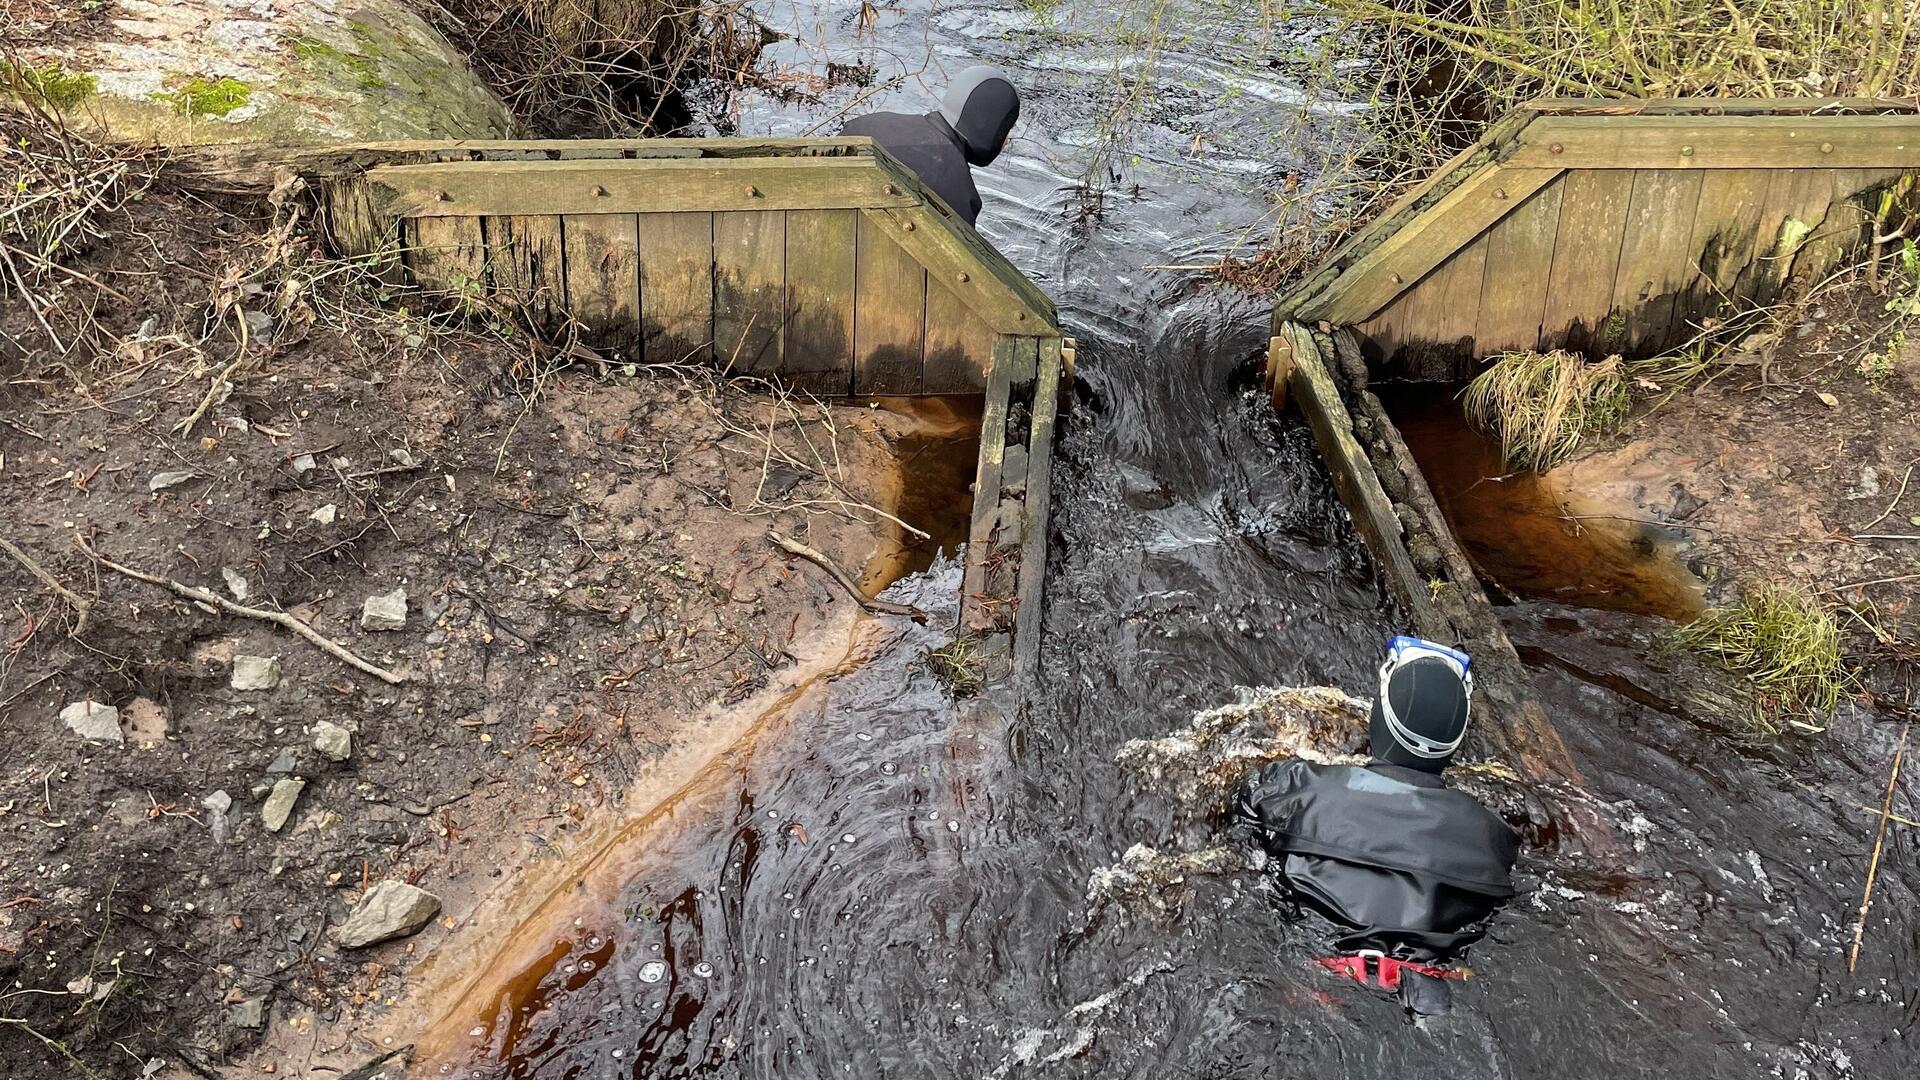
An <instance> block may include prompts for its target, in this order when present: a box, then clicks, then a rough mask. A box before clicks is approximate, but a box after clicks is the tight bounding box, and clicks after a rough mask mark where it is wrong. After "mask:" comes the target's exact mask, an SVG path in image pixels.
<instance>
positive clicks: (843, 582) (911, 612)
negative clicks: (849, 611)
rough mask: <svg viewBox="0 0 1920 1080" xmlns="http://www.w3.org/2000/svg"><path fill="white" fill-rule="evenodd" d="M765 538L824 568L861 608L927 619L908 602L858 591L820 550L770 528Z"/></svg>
mask: <svg viewBox="0 0 1920 1080" xmlns="http://www.w3.org/2000/svg"><path fill="white" fill-rule="evenodd" d="M767 539H768V540H771V541H773V543H774V545H775V546H777V547H779V548H780V549H781V550H782V551H786V552H789V553H791V554H794V555H798V556H800V557H801V558H803V559H805V560H807V561H808V562H810V563H812V564H814V565H815V566H818V567H819V568H820V569H822V570H825V571H826V572H827V574H828V576H830V577H832V578H833V580H835V581H837V582H839V583H840V587H841V588H843V589H845V590H847V594H848V595H849V596H852V597H853V601H854V603H856V604H859V605H860V606H861V607H862V608H865V609H866V610H868V611H872V612H875V613H878V614H881V615H905V616H906V617H907V618H909V619H912V620H913V621H914V622H917V623H924V622H926V621H927V613H926V612H924V611H921V610H920V609H919V608H917V607H913V606H912V605H910V604H895V603H892V602H891V601H887V600H873V599H869V598H868V597H867V595H866V594H865V593H863V592H861V591H860V587H859V586H858V585H855V584H854V583H853V579H852V578H850V577H848V576H847V573H846V571H844V570H842V569H840V568H839V567H838V566H835V565H834V563H833V560H832V559H829V558H827V557H826V556H825V555H822V554H821V553H820V552H818V551H815V550H814V549H812V548H810V547H808V546H807V545H805V544H803V543H801V542H800V541H798V540H791V539H788V538H787V537H784V536H781V535H780V534H779V533H777V532H773V531H771V530H769V531H768V533H767Z"/></svg>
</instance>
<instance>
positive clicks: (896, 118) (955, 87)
mask: <svg viewBox="0 0 1920 1080" xmlns="http://www.w3.org/2000/svg"><path fill="white" fill-rule="evenodd" d="M1018 119H1020V93H1019V91H1017V90H1015V89H1014V88H1013V83H1012V82H1010V81H1009V80H1008V79H1007V77H1006V76H1005V75H1004V74H1001V72H1000V70H999V69H998V68H990V67H970V68H968V69H966V70H965V71H962V72H961V73H960V74H958V75H956V76H954V79H953V82H951V83H950V84H948V86H947V96H946V98H945V99H944V100H943V101H942V103H941V105H940V108H939V109H938V110H936V111H934V112H930V113H884V112H883V113H869V114H868V115H866V116H856V117H854V118H853V119H852V120H849V121H847V124H846V126H845V127H843V128H841V129H840V134H842V135H869V136H872V138H873V141H874V142H876V143H879V144H880V146H881V147H882V148H883V149H885V150H886V152H887V153H889V154H892V155H893V156H894V157H896V158H898V159H899V160H900V163H901V164H902V165H905V166H906V167H907V168H909V169H912V170H913V171H914V174H915V175H917V176H919V177H920V180H921V182H922V183H924V184H926V185H927V186H928V187H929V188H932V189H933V191H934V193H935V194H937V195H939V196H940V198H942V199H944V200H945V201H946V204H947V205H948V206H950V207H952V208H953V211H954V212H955V213H957V214H959V215H960V216H961V217H962V218H964V219H965V220H966V222H967V224H969V225H971V224H973V223H974V219H976V218H978V217H979V216H980V192H979V191H978V190H977V189H975V188H974V186H973V169H972V168H971V166H974V165H988V164H991V163H992V162H993V159H994V158H997V157H999V156H1000V151H1001V150H1002V149H1003V148H1004V147H1005V146H1006V145H1007V133H1008V132H1010V131H1012V130H1013V124H1014V121H1016V120H1018Z"/></svg>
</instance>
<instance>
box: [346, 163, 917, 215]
mask: <svg viewBox="0 0 1920 1080" xmlns="http://www.w3.org/2000/svg"><path fill="white" fill-rule="evenodd" d="M366 179H367V183H368V185H369V186H370V187H371V188H372V189H374V190H375V191H377V192H379V193H380V194H381V195H383V196H384V198H385V200H386V202H387V204H388V205H389V207H390V208H391V212H392V213H394V214H397V215H398V216H401V217H418V216H425V215H432V216H435V217H450V216H467V215H481V216H486V217H492V216H496V215H532V214H621V213H667V212H672V211H693V210H714V211H717V210H820V209H834V208H853V207H912V206H916V205H918V203H919V200H918V199H917V198H916V197H915V196H914V195H913V194H912V193H910V192H906V191H903V190H901V189H900V188H899V187H898V186H897V185H895V184H893V182H892V180H891V178H890V177H889V175H888V174H887V173H886V172H884V171H882V170H881V169H879V168H878V167H876V165H875V163H874V159H873V158H871V157H866V156H859V157H831V158H804V157H801V158H736V159H713V158H665V159H635V160H631V161H629V160H617V161H599V160H584V161H583V160H570V161H457V162H446V163H440V164H430V165H379V166H375V167H374V168H371V169H368V170H367V174H366ZM889 189H891V190H889Z"/></svg>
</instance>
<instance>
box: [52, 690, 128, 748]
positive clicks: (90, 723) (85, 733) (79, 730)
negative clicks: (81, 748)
mask: <svg viewBox="0 0 1920 1080" xmlns="http://www.w3.org/2000/svg"><path fill="white" fill-rule="evenodd" d="M60 719H61V720H63V721H65V722H66V725H67V727H69V728H71V729H73V733H74V734H75V735H78V736H80V737H81V738H83V739H99V740H101V741H103V742H110V743H113V744H114V745H116V746H117V745H119V744H120V743H121V742H124V741H125V737H124V736H122V735H121V734H120V710H119V709H116V708H114V707H113V706H111V705H104V704H102V703H100V702H98V701H91V700H89V701H76V702H74V703H73V704H71V705H69V706H67V707H66V708H64V709H61V710H60Z"/></svg>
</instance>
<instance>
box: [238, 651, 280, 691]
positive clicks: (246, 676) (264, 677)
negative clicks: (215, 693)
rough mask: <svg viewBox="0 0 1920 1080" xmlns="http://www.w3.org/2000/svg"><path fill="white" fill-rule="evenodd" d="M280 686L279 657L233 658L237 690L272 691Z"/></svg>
mask: <svg viewBox="0 0 1920 1080" xmlns="http://www.w3.org/2000/svg"><path fill="white" fill-rule="evenodd" d="M279 685H280V658H279V657H277V656H236V657H234V658H233V682H232V686H233V688H234V689H235V690H271V689H273V688H274V687H276V686H279Z"/></svg>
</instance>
